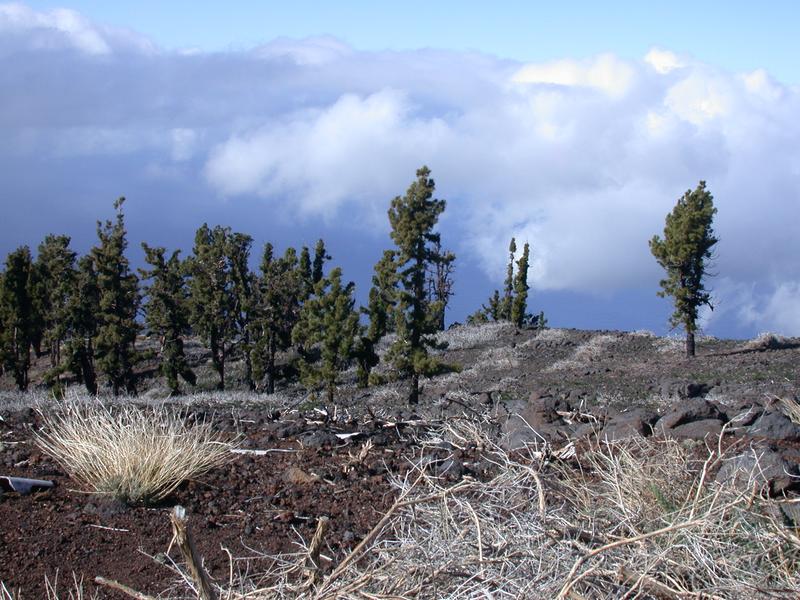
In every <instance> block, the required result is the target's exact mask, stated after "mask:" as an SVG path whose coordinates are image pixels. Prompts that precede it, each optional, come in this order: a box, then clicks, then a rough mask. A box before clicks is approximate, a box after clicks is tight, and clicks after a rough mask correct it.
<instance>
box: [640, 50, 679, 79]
mask: <svg viewBox="0 0 800 600" xmlns="http://www.w3.org/2000/svg"><path fill="white" fill-rule="evenodd" d="M644 61H645V62H646V63H647V64H649V65H650V66H651V67H653V68H654V69H655V70H656V71H657V72H658V73H661V74H662V75H666V74H667V73H670V72H671V71H674V70H675V69H680V68H681V67H684V66H685V63H684V62H683V60H681V59H680V58H679V57H678V55H677V54H675V53H673V52H670V51H669V50H664V49H662V48H653V49H651V50H650V52H648V53H647V54H646V55H645V57H644Z"/></svg>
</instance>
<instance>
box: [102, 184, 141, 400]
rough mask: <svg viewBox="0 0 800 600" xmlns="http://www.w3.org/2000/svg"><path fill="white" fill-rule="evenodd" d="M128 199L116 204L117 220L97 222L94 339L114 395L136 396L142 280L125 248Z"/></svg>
mask: <svg viewBox="0 0 800 600" xmlns="http://www.w3.org/2000/svg"><path fill="white" fill-rule="evenodd" d="M124 202H125V198H120V199H119V200H117V201H116V202H114V208H115V210H116V211H117V216H116V220H115V221H114V222H112V221H106V222H105V223H100V222H98V223H97V237H98V239H99V244H98V245H97V246H95V247H94V248H92V251H91V256H92V260H93V261H94V266H95V270H96V273H97V287H98V291H99V312H98V315H97V317H98V323H99V326H98V328H97V334H96V336H95V339H94V347H95V355H96V360H97V367H98V369H99V370H100V371H101V372H102V373H104V374H105V376H106V377H107V379H108V382H109V384H110V385H111V389H112V391H113V393H114V395H115V396H116V395H118V394H119V393H120V392H121V391H123V390H124V391H126V392H128V393H135V391H136V380H135V376H134V366H135V364H136V362H137V361H138V353H137V352H136V349H135V344H136V334H137V333H138V332H139V328H140V327H139V323H138V322H137V321H136V316H137V313H138V310H139V304H140V295H139V287H138V286H139V280H138V278H137V277H136V275H135V274H134V273H133V272H132V271H131V269H130V265H129V263H128V259H127V258H126V257H125V249H126V247H127V245H128V242H127V240H126V231H125V217H124V214H123V211H122V206H123V204H124Z"/></svg>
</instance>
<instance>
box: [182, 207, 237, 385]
mask: <svg viewBox="0 0 800 600" xmlns="http://www.w3.org/2000/svg"><path fill="white" fill-rule="evenodd" d="M230 235H231V230H230V228H228V227H221V226H219V225H217V226H216V227H214V228H213V229H211V228H210V227H209V226H208V225H207V224H206V223H203V225H201V226H200V228H199V229H198V230H197V232H196V233H195V238H194V247H193V249H192V256H190V257H189V258H188V259H187V263H186V269H187V272H188V273H189V275H190V279H189V298H190V301H189V307H190V317H189V322H190V324H191V326H192V331H193V332H194V333H195V334H196V335H198V336H200V339H201V340H202V342H203V343H204V344H205V345H206V347H207V348H209V349H210V350H211V362H212V364H213V366H214V370H216V372H217V375H218V376H219V382H218V384H217V388H218V389H220V390H224V389H225V367H226V363H227V361H228V355H229V354H230V351H231V346H232V345H233V342H234V339H235V336H236V327H237V320H236V313H235V311H236V302H235V297H234V291H233V282H232V276H231V269H230V265H229V262H228V256H227V255H228V238H229V237H230Z"/></svg>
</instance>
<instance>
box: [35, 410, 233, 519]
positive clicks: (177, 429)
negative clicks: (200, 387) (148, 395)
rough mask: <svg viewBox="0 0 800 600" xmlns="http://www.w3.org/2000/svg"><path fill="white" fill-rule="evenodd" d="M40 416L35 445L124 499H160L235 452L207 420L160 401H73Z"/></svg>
mask: <svg viewBox="0 0 800 600" xmlns="http://www.w3.org/2000/svg"><path fill="white" fill-rule="evenodd" d="M42 417H43V421H44V427H43V429H42V431H41V432H38V433H36V434H35V441H36V444H37V446H39V448H41V449H42V451H43V452H45V453H46V454H48V455H49V456H51V457H52V458H53V459H55V460H56V461H57V462H58V463H59V464H60V465H61V466H62V467H63V468H64V469H65V470H66V471H67V473H69V475H70V476H71V477H72V478H73V479H75V480H76V481H78V482H80V483H81V484H82V485H84V486H86V487H87V488H88V489H90V490H91V491H93V492H97V493H100V494H109V495H111V496H113V497H115V498H117V499H118V500H121V501H123V502H125V503H127V504H152V503H154V502H158V501H159V500H162V499H164V498H165V497H167V496H168V495H169V494H171V493H172V492H173V491H174V490H175V489H176V488H177V487H178V486H179V485H180V484H181V482H183V481H185V480H187V479H190V478H194V477H197V476H199V475H202V474H203V473H205V472H207V471H209V470H210V469H212V468H214V467H216V466H220V465H222V464H224V463H226V462H228V461H229V460H230V459H231V458H232V457H233V455H232V454H231V452H230V450H231V448H232V443H230V442H227V441H224V440H223V439H222V437H221V436H220V435H219V434H218V433H215V432H213V431H212V428H211V424H210V423H208V422H205V421H199V422H190V421H189V419H188V418H187V417H186V416H181V415H179V414H176V413H175V412H174V411H170V410H168V409H166V408H164V407H160V408H156V407H151V408H148V409H139V408H135V407H131V406H127V407H122V408H118V409H116V410H114V411H112V410H111V409H110V408H107V407H105V406H103V405H102V404H100V403H92V404H72V405H67V406H66V407H65V408H64V410H63V411H60V412H55V413H53V414H44V413H42Z"/></svg>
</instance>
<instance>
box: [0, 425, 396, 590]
mask: <svg viewBox="0 0 800 600" xmlns="http://www.w3.org/2000/svg"><path fill="white" fill-rule="evenodd" d="M4 419H5V420H4V421H2V422H0V441H2V443H4V444H5V446H6V450H5V451H4V452H3V453H2V454H0V458H2V459H5V461H4V463H3V462H0V475H15V476H24V477H32V478H41V479H50V480H54V481H55V482H56V484H57V486H56V487H55V488H53V489H52V490H48V491H44V492H38V493H34V494H32V495H29V496H20V495H18V494H16V493H6V494H5V495H4V496H3V497H2V499H0V580H2V581H4V582H5V584H6V586H8V587H9V588H11V589H13V590H14V591H19V592H20V594H19V595H20V597H21V598H25V599H28V598H43V597H45V594H44V581H45V576H48V577H49V578H50V579H51V580H52V578H53V576H54V575H55V573H56V572H59V573H60V577H59V579H60V587H61V589H62V590H63V589H67V588H69V584H71V574H72V572H75V574H76V575H77V576H78V577H79V578H80V577H82V578H83V579H84V582H89V583H88V586H86V587H87V588H88V589H89V590H90V591H92V590H94V589H95V588H94V585H93V584H92V583H91V582H92V580H93V578H94V577H95V576H97V575H102V576H104V577H107V578H110V579H116V580H118V581H121V582H124V583H125V584H127V585H130V586H131V587H133V588H135V589H138V590H140V591H142V592H146V593H151V594H157V593H159V592H162V591H164V590H165V589H167V588H169V587H170V586H171V585H173V584H175V583H176V574H175V573H174V572H173V571H171V570H170V569H169V568H167V567H166V566H164V565H163V564H161V563H160V562H159V561H158V560H155V559H154V558H152V557H156V558H159V556H161V557H163V554H162V553H164V552H166V550H167V548H168V546H169V543H170V539H171V537H172V531H171V526H170V522H169V510H170V509H171V507H172V506H173V505H175V504H181V505H183V506H185V507H186V508H187V509H188V511H189V514H190V521H189V522H190V529H191V531H192V533H193V535H194V537H195V539H196V543H197V546H198V549H199V551H200V554H201V555H202V556H203V557H204V560H205V563H206V566H207V568H208V570H209V572H210V574H211V576H212V577H213V578H214V579H216V580H218V581H227V578H228V574H229V559H228V555H227V553H226V552H225V550H224V549H228V550H229V551H230V553H231V554H232V555H233V556H234V557H256V556H258V555H260V554H265V555H274V554H276V553H287V552H297V551H298V550H300V546H299V545H298V542H300V541H301V540H304V541H306V542H308V541H309V540H310V539H311V537H312V535H313V532H314V529H315V527H316V522H317V519H318V517H320V516H323V515H325V516H328V517H330V527H329V530H328V533H327V535H326V544H327V545H326V547H325V548H324V550H323V554H324V555H327V556H330V557H334V559H336V558H337V557H341V556H342V555H344V554H345V553H346V552H347V551H348V550H350V549H352V548H353V547H354V546H355V545H356V544H357V543H358V542H359V541H360V540H361V539H362V538H363V536H364V535H365V534H366V533H367V532H368V531H369V530H370V529H371V528H372V527H373V526H374V524H375V523H376V522H377V521H378V519H380V517H381V515H382V514H383V513H384V512H385V510H386V509H387V508H388V507H389V506H390V505H391V504H392V502H393V501H394V499H395V493H394V491H393V490H392V488H391V487H390V485H389V483H388V479H387V473H388V471H392V472H394V473H402V472H403V471H404V470H406V469H407V468H408V464H409V462H408V457H409V456H410V452H411V451H410V449H409V447H408V446H407V445H406V443H405V442H403V440H401V439H400V438H399V432H397V431H393V430H388V431H387V430H385V429H383V428H380V427H376V426H375V425H373V428H375V429H374V430H373V431H372V432H369V433H370V437H371V439H373V440H374V442H373V443H374V447H373V449H372V450H371V451H370V453H369V454H368V456H367V457H366V459H365V460H363V461H362V462H358V461H354V460H353V458H352V457H351V456H350V455H349V454H348V453H352V454H353V455H355V454H356V452H357V450H358V449H359V447H360V446H361V443H360V442H355V443H351V444H345V443H342V444H341V445H337V446H336V447H331V446H330V445H326V446H321V447H319V448H309V447H302V446H301V444H300V443H299V442H298V441H297V440H296V439H295V435H290V436H287V437H284V436H285V434H286V433H294V432H298V431H299V432H300V433H301V434H302V430H303V429H305V430H306V431H307V432H308V430H309V429H310V428H311V427H312V426H311V425H308V424H305V425H304V423H303V422H302V421H301V422H300V423H299V425H293V424H291V423H290V424H288V425H287V424H286V423H285V422H278V423H272V422H269V421H268V420H265V419H263V418H261V417H254V418H252V419H250V420H249V421H250V422H245V423H241V422H239V423H237V424H235V425H236V427H237V428H238V429H239V430H240V431H241V430H244V434H245V435H246V441H245V442H244V445H246V446H250V447H256V448H273V449H276V450H283V451H274V452H270V453H268V454H267V455H264V456H252V455H243V456H238V457H237V458H236V460H235V461H234V462H233V463H232V464H231V465H230V466H228V467H226V468H224V469H218V470H216V471H214V472H212V473H209V474H208V475H207V476H205V477H203V478H202V479H201V480H200V481H196V482H190V483H188V484H186V485H184V486H183V487H182V488H181V489H179V490H178V492H177V493H175V494H174V497H172V498H170V499H169V500H168V501H167V502H164V503H163V505H162V506H159V507H151V508H146V507H135V508H131V507H127V506H123V505H120V504H117V503H115V502H114V501H111V500H109V499H105V498H100V497H97V496H93V495H90V494H86V493H84V492H81V491H79V490H75V489H74V487H75V484H74V483H73V482H72V481H71V480H70V478H69V477H67V476H66V475H65V474H64V473H63V471H62V470H61V469H60V467H59V466H58V465H56V464H55V463H54V462H53V461H52V460H51V459H49V458H48V457H46V456H42V455H41V453H40V452H39V451H38V450H37V449H36V448H35V447H34V446H33V445H32V444H31V443H30V428H31V427H35V426H36V425H37V420H38V417H37V415H36V414H35V413H33V412H32V411H24V412H22V413H11V414H8V413H6V414H5V415H4ZM233 426H234V423H231V422H229V423H227V424H223V428H226V429H228V428H232V427H233ZM281 427H282V428H283V430H282V431H281ZM314 427H317V428H320V427H322V428H323V429H324V426H319V425H316V426H314ZM328 435H330V433H328ZM297 437H298V438H299V439H302V436H301V435H298V436H297ZM293 467H296V468H299V469H302V471H303V472H304V473H306V474H311V475H316V476H318V477H319V481H318V482H316V483H299V482H295V481H290V480H289V479H291V478H289V477H287V476H286V473H287V470H289V469H291V468H293ZM170 557H171V558H173V559H175V560H176V561H178V562H180V559H179V553H178V550H177V548H173V549H172V551H171V552H170ZM162 562H163V559H162ZM267 562H268V559H266V558H261V559H256V560H255V561H254V562H253V563H251V564H249V569H250V572H251V573H253V572H258V570H259V567H261V570H263V569H264V568H266V567H267V566H268V565H267ZM100 597H101V598H122V597H123V596H120V595H116V594H114V593H112V592H109V591H106V590H102V591H101V592H100Z"/></svg>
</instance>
